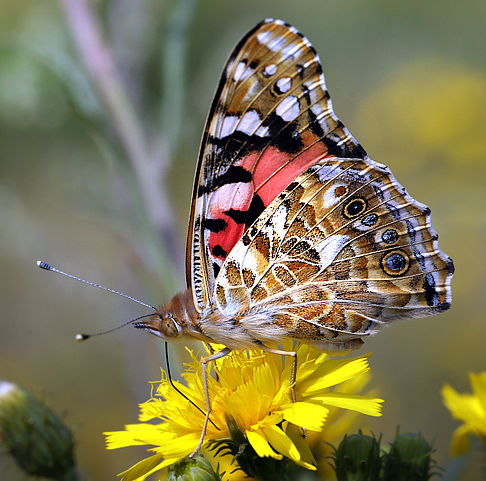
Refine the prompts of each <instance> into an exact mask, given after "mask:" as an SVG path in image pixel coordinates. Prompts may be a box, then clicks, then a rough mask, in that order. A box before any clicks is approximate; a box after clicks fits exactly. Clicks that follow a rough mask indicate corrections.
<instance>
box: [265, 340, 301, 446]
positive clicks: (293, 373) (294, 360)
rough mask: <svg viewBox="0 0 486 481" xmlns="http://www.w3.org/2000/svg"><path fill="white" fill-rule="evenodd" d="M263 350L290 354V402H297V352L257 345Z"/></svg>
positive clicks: (285, 354)
mask: <svg viewBox="0 0 486 481" xmlns="http://www.w3.org/2000/svg"><path fill="white" fill-rule="evenodd" d="M259 347H260V348H261V349H262V350H263V351H265V352H270V353H272V354H279V355H280V356H290V357H292V371H291V373H290V386H291V387H290V396H291V397H292V402H294V403H295V402H297V396H296V394H295V381H296V380H297V353H296V352H295V351H282V350H280V349H272V348H271V347H267V346H265V345H264V344H260V346H259ZM301 429H302V436H303V437H304V438H305V437H307V430H306V429H305V428H301Z"/></svg>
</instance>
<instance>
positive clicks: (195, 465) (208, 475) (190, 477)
mask: <svg viewBox="0 0 486 481" xmlns="http://www.w3.org/2000/svg"><path fill="white" fill-rule="evenodd" d="M221 479H222V478H221V475H220V474H219V473H217V472H215V471H214V470H213V467H212V466H211V463H210V462H209V461H208V460H207V459H206V458H204V457H203V456H196V457H195V458H193V459H191V458H184V459H182V460H181V461H179V462H178V463H176V464H173V465H172V466H171V467H170V469H169V473H168V474H167V477H166V478H165V481H221Z"/></svg>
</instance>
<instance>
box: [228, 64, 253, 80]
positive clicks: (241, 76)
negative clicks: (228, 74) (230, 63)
mask: <svg viewBox="0 0 486 481" xmlns="http://www.w3.org/2000/svg"><path fill="white" fill-rule="evenodd" d="M252 71H253V69H251V68H247V67H246V63H245V62H240V63H239V64H238V65H237V66H236V70H235V74H234V75H233V78H234V80H235V82H238V81H239V80H245V79H246V78H248V77H249V76H250V75H251V73H252Z"/></svg>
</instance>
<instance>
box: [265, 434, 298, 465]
mask: <svg viewBox="0 0 486 481" xmlns="http://www.w3.org/2000/svg"><path fill="white" fill-rule="evenodd" d="M261 430H262V432H263V434H264V435H265V437H266V438H267V439H268V442H269V443H270V444H271V445H272V447H273V448H275V450H276V451H278V452H279V453H282V454H283V455H284V456H286V457H287V458H290V459H292V460H294V461H296V462H297V461H300V453H299V450H298V449H297V448H296V447H295V444H294V443H293V442H292V440H291V439H290V438H289V437H288V436H287V435H286V434H285V433H284V432H283V431H282V430H281V429H280V428H279V427H277V426H273V425H272V426H264V427H262V428H261Z"/></svg>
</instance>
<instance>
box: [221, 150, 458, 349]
mask: <svg viewBox="0 0 486 481" xmlns="http://www.w3.org/2000/svg"><path fill="white" fill-rule="evenodd" d="M453 270H454V268H453V264H452V261H451V259H450V258H449V257H447V256H446V255H445V254H444V253H443V252H442V251H441V250H440V249H439V246H438V241H437V234H436V232H435V230H434V229H433V227H432V225H431V221H430V210H429V209H428V207H426V206H425V205H423V204H421V203H419V202H417V201H416V200H415V199H413V198H412V197H411V196H410V195H408V194H407V192H406V191H405V189H404V188H403V187H402V186H401V185H400V184H399V183H398V182H397V181H396V180H395V178H394V177H393V175H392V174H391V172H390V171H389V170H388V168H387V167H385V166H382V165H380V164H377V163H376V162H373V161H370V160H363V159H346V158H334V159H324V160H321V161H319V162H318V163H317V164H315V165H314V166H312V167H310V168H309V169H307V170H306V171H305V172H304V173H302V174H301V175H299V176H298V177H297V178H296V179H295V180H294V181H293V182H292V183H291V184H290V185H289V186H288V187H287V188H286V189H284V191H283V192H282V193H281V194H280V195H279V196H278V197H277V198H276V199H275V200H274V201H273V202H272V204H270V206H268V207H267V209H266V210H265V211H264V213H263V214H262V215H261V216H260V218H259V219H258V220H257V221H256V222H255V223H254V224H253V225H252V226H251V228H250V229H249V230H248V231H247V232H246V233H245V234H244V236H243V238H242V239H241V240H240V241H239V242H238V243H237V245H236V246H235V248H234V249H233V250H232V251H231V253H230V254H229V256H228V257H227V259H226V261H225V263H224V264H223V267H222V269H221V272H220V274H219V276H218V278H217V280H216V301H217V305H218V308H219V309H220V310H221V311H222V312H223V313H224V315H225V316H226V317H229V316H232V317H234V318H236V319H241V324H242V328H243V329H246V330H248V331H250V332H254V335H255V338H256V339H258V336H259V334H258V332H257V331H256V330H255V329H254V326H253V325H252V322H253V319H254V318H255V315H256V314H257V313H258V319H267V321H266V322H268V327H267V331H268V332H271V331H272V328H273V329H274V331H275V332H276V333H280V334H281V333H282V332H285V333H286V335H288V336H289V337H292V338H294V339H299V340H302V341H304V342H308V343H311V344H315V345H316V346H317V347H319V348H321V349H327V350H329V349H332V348H333V346H335V347H336V348H337V349H341V348H353V346H354V347H358V346H359V344H361V341H359V338H360V337H362V336H363V335H367V334H369V333H371V332H372V331H373V330H374V329H376V328H377V327H379V325H380V324H383V323H386V322H390V321H393V320H397V319H401V318H405V317H423V316H427V315H431V314H435V313H438V312H441V311H443V310H445V309H447V308H448V307H449V306H450V303H451V289H450V282H451V278H452V275H453ZM246 319H248V323H247V324H245V323H246ZM258 328H259V329H261V328H262V326H258ZM275 328H281V329H275ZM252 329H253V331H252ZM280 334H279V335H280ZM356 339H358V342H355V341H354V340H356ZM267 340H268V337H267ZM270 340H271V339H270Z"/></svg>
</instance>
